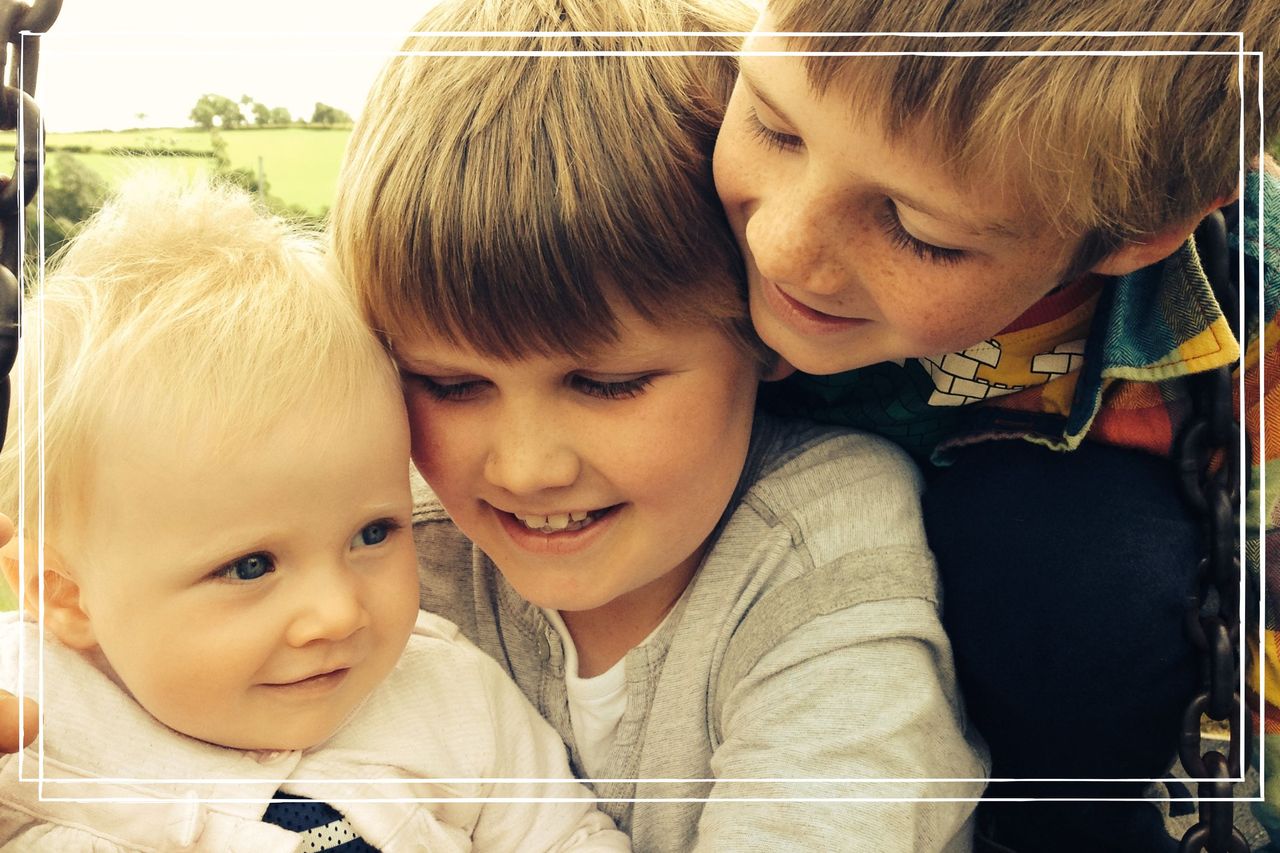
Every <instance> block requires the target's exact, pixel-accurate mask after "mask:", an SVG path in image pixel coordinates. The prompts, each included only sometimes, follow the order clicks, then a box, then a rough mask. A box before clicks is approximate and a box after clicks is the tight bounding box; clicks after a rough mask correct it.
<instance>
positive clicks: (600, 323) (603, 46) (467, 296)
mask: <svg viewBox="0 0 1280 853" xmlns="http://www.w3.org/2000/svg"><path fill="white" fill-rule="evenodd" d="M754 19H755V12H754V10H753V9H752V8H751V7H750V6H748V5H746V4H745V3H743V2H740V0H626V1H625V2H613V0H607V2H606V1H605V0H445V2H443V3H441V4H439V5H437V6H435V7H434V8H433V9H432V10H431V11H430V12H429V13H427V15H426V16H425V17H424V18H423V19H422V20H421V21H419V22H418V24H417V26H416V28H415V30H416V31H417V32H418V33H419V34H418V35H414V36H411V37H410V38H409V39H408V40H407V41H406V42H405V44H404V47H403V51H404V52H405V53H404V54H403V55H398V56H396V57H393V58H392V60H391V61H390V62H389V64H388V65H387V66H386V67H385V68H384V69H383V71H382V73H381V75H380V77H379V78H378V80H377V82H376V83H375V84H374V86H373V90H372V93H371V95H370V97H369V100H368V103H367V104H366V106H365V109H364V112H363V115H362V117H361V119H360V121H359V122H358V123H357V125H356V128H355V131H354V133H353V135H352V139H351V142H350V144H349V146H348V149H347V155H346V163H345V167H344V169H343V171H342V174H341V177H340V178H339V191H338V197H337V200H336V202H335V205H334V208H333V213H332V233H333V239H334V242H335V248H336V254H337V257H338V258H339V260H340V263H341V264H342V268H343V271H344V272H345V273H346V275H347V276H348V277H349V278H350V280H351V281H352V282H353V283H354V285H355V286H356V288H357V290H358V291H359V292H360V294H361V297H362V300H363V303H364V306H365V309H366V312H367V314H368V316H369V318H370V319H371V322H372V323H373V325H374V326H375V328H377V329H379V330H380V331H382V332H383V333H384V334H385V335H386V336H387V337H388V338H389V340H390V341H391V342H392V343H393V345H394V342H395V341H396V340H398V339H404V338H412V337H414V336H417V335H420V334H424V333H426V334H432V335H439V336H441V337H443V338H444V339H445V340H447V341H449V342H450V343H453V344H458V343H462V344H466V345H468V346H470V347H472V348H474V349H476V350H477V351H479V352H481V353H483V354H485V355H489V356H494V357H499V358H519V357H521V356H525V355H530V354H538V355H551V354H571V355H581V354H583V353H586V352H588V351H590V350H591V349H592V348H594V347H597V346H600V345H603V344H607V343H609V342H611V341H613V340H615V339H616V335H617V319H616V317H615V314H614V311H613V309H612V308H611V306H610V304H609V300H610V299H613V300H614V301H615V305H616V306H627V307H630V308H632V309H634V310H635V311H636V312H637V313H638V314H639V315H640V316H642V317H643V318H645V319H646V320H650V321H657V322H660V323H663V324H668V323H677V324H679V323H689V324H702V325H705V324H706V323H707V322H712V323H715V324H719V325H720V326H722V327H723V328H724V329H725V330H726V331H727V332H728V333H729V334H730V335H731V336H732V338H733V339H734V340H735V341H737V342H739V343H740V344H741V345H742V346H743V347H744V348H746V349H748V350H749V351H752V352H753V353H754V352H756V347H757V346H758V342H757V340H756V338H755V335H754V333H753V332H752V330H751V327H750V321H749V319H748V316H747V310H746V302H745V290H744V285H743V272H742V267H741V260H740V258H739V255H738V252H737V248H736V245H735V242H734V239H733V236H732V232H731V231H730V229H729V227H728V224H727V222H726V220H725V218H724V214H723V211H722V209H721V207H720V204H719V201H718V199H717V196H716V193H715V187H714V184H713V182H712V176H711V150H712V147H713V144H714V140H715V135H716V131H717V129H718V127H719V124H720V121H721V118H722V116H723V113H724V106H725V103H726V102H727V100H728V97H729V93H730V91H731V90H732V87H733V81H734V77H735V75H736V66H737V59H736V57H735V56H733V55H731V54H730V53H728V52H731V51H735V50H737V49H738V48H739V46H740V45H741V36H737V37H734V36H728V35H723V33H731V32H737V33H742V32H744V31H746V30H748V29H750V27H751V24H752V23H753V22H754ZM447 31H454V32H458V31H464V32H470V33H485V32H488V33H492V32H495V31H502V32H508V33H512V32H519V33H539V35H520V36H495V35H476V36H473V37H466V38H459V37H457V36H454V37H450V36H446V35H439V34H438V33H441V32H447ZM633 31H644V32H659V33H667V34H665V35H650V36H644V37H623V36H608V35H582V34H581V33H590V32H604V33H608V32H633ZM682 31H683V32H682ZM699 31H702V32H711V33H720V34H719V35H705V36H697V35H688V34H684V32H699ZM571 33H577V35H566V34H571ZM460 50H470V51H496V50H509V51H510V50H519V51H538V50H547V51H579V52H581V51H637V50H645V51H691V50H701V51H724V52H726V53H725V54H724V55H719V56H688V55H686V56H677V55H670V56H653V55H649V56H645V55H641V56H634V55H631V56H628V55H622V56H616V55H615V56H600V55H595V56H545V55H544V56H528V55H526V56H511V55H505V56H501V55H494V56H481V55H470V56H420V55H419V56H414V55H410V54H411V52H413V51H460Z"/></svg>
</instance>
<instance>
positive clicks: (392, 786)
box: [0, 176, 629, 851]
mask: <svg viewBox="0 0 1280 853" xmlns="http://www.w3.org/2000/svg"><path fill="white" fill-rule="evenodd" d="M318 245H319V242H318V239H317V238H313V237H311V236H308V235H305V234H301V233H299V232H297V231H296V230H293V229H292V228H291V227H290V226H289V225H288V224H286V223H284V222H283V221H281V220H279V219H275V218H272V217H269V216H267V215H265V214H263V213H261V212H260V211H259V210H258V209H257V208H256V207H255V205H254V203H253V201H252V200H251V199H250V198H249V197H247V196H246V195H244V194H242V193H240V192H238V191H235V190H232V189H229V188H220V187H214V186H209V185H206V184H202V183H198V184H192V185H190V186H177V185H174V184H173V183H169V182H165V181H164V180H163V179H161V178H158V177H153V176H142V177H139V178H137V179H135V180H134V181H133V182H131V183H130V184H129V185H128V186H127V187H126V188H125V190H124V191H123V192H122V193H121V194H120V196H119V197H118V198H117V199H115V200H114V201H113V202H112V203H110V204H109V205H108V206H107V207H106V208H105V209H104V210H103V211H102V212H101V213H100V214H98V215H97V216H96V217H95V219H94V220H93V221H92V222H91V223H90V224H89V225H88V226H87V227H86V228H85V230H84V231H83V232H82V233H81V234H80V235H79V236H78V237H77V238H76V240H75V241H74V242H73V245H72V246H71V247H70V249H69V250H68V251H67V252H66V253H65V255H63V256H62V257H61V258H60V259H59V260H58V262H57V264H56V267H55V269H54V271H53V272H52V273H51V274H50V276H49V278H48V280H47V282H46V283H45V285H44V286H43V288H42V289H41V290H40V292H39V293H38V294H36V295H35V296H33V297H31V298H30V299H29V300H28V304H27V306H26V320H25V329H26V337H25V339H24V349H25V354H26V358H25V365H24V370H25V372H24V379H25V383H24V385H25V387H24V388H22V390H21V392H20V394H19V396H20V397H21V398H22V400H23V401H24V402H25V407H24V408H25V411H24V412H22V413H21V414H20V415H19V416H17V417H13V418H11V419H10V435H9V436H8V437H7V439H6V442H5V447H4V451H3V453H2V454H0V489H2V492H0V495H2V496H3V500H2V502H0V509H2V511H3V512H4V513H6V514H10V515H12V514H14V513H16V514H17V517H18V518H20V523H19V527H20V529H21V530H22V531H24V532H25V537H24V543H23V545H22V546H21V553H19V547H18V546H16V543H15V544H14V545H11V546H9V547H8V548H7V549H6V551H5V554H6V557H5V559H3V560H0V563H3V567H4V572H5V576H6V578H7V579H8V580H9V582H10V585H11V586H12V587H13V588H14V589H15V590H16V591H17V594H18V596H19V598H20V599H21V600H22V601H23V603H24V605H25V609H26V611H27V616H28V618H27V620H26V621H22V620H20V619H19V617H18V614H7V616H8V618H7V619H6V621H4V622H3V623H2V624H0V687H3V688H5V689H8V690H12V691H15V692H18V691H22V692H26V693H29V694H33V695H34V693H35V692H36V690H37V688H38V685H39V678H40V675H41V672H42V665H43V673H44V674H45V675H47V677H46V678H45V679H44V682H43V683H44V693H43V697H42V702H41V706H42V708H43V710H44V714H45V719H44V721H43V726H42V740H43V744H42V747H41V746H34V747H32V748H31V749H30V750H29V752H28V753H27V758H28V761H27V762H26V767H25V768H23V770H22V773H21V776H20V775H19V773H20V763H21V762H20V760H19V758H18V757H16V756H4V757H3V759H0V843H2V844H4V845H5V846H6V847H7V846H8V845H11V844H13V845H20V846H22V847H23V849H32V848H39V849H50V850H81V849H90V848H91V849H94V850H117V849H118V850H140V849H142V850H158V849H163V850H172V849H202V850H203V849H209V850H231V849H235V850H254V851H265V850H294V849H299V846H300V845H306V846H305V849H309V850H317V849H326V847H328V846H336V845H337V844H339V843H341V844H344V845H346V846H343V848H342V849H343V850H353V849H359V850H369V849H381V850H385V851H392V850H402V849H415V850H416V849H422V846H423V845H426V846H427V847H428V848H429V849H431V850H432V851H439V850H470V849H473V848H474V849H477V850H516V849H519V850H521V851H524V850H566V849H573V850H582V849H590V850H625V849H628V847H629V846H628V843H627V840H626V838H625V837H624V836H623V835H622V834H621V833H618V832H617V831H616V830H615V829H614V828H613V824H612V822H611V821H610V820H609V818H608V817H606V816H605V815H603V814H602V813H601V812H599V811H597V810H596V809H595V807H594V805H593V803H592V801H591V800H590V795H589V794H588V793H587V792H586V790H585V789H584V788H582V787H581V786H580V785H578V784H577V783H576V782H574V781H572V775H571V773H570V771H569V768H568V765H567V761H566V756H565V750H564V746H563V744H562V743H561V741H560V739H559V738H558V737H557V736H556V734H555V732H554V731H553V730H552V729H551V727H550V726H548V725H547V723H545V722H544V721H543V720H542V719H541V718H540V717H539V716H538V714H537V712H536V711H535V710H534V709H533V707H532V706H531V705H530V704H529V702H528V701H526V700H525V698H524V697H523V696H522V695H521V693H520V691H519V690H518V689H517V688H516V687H515V685H514V684H512V683H511V682H510V681H508V679H507V678H506V676H505V675H504V674H503V673H502V672H501V670H500V669H499V668H498V666H497V665H496V664H495V663H494V662H493V661H492V660H490V659H489V658H488V657H487V656H486V655H484V654H482V653H481V652H479V651H478V650H476V649H475V648H474V647H473V646H472V645H471V644H470V643H469V642H467V641H466V640H465V639H463V638H462V637H461V636H460V635H459V634H458V632H457V629H456V628H455V627H454V626H453V625H452V624H450V623H449V622H446V621H444V620H443V619H440V618H438V617H434V616H431V615H428V614H424V613H420V612H419V611H418V568H417V560H416V555H415V549H414V543H413V536H412V533H411V525H412V498H411V495H410V487H409V430H408V423H407V418H406V414H405V408H404V402H403V399H402V396H401V390H400V384H399V380H398V376H397V373H396V370H395V369H394V367H393V366H392V364H391V362H390V360H389V359H388V358H387V357H386V355H385V353H384V352H383V350H382V348H381V346H380V345H379V343H378V341H377V340H376V339H375V337H374V336H373V335H372V334H371V333H370V332H369V331H368V329H367V328H366V327H365V325H364V323H363V321H362V320H361V317H360V314H359V312H358V310H357V308H356V305H355V301H354V299H353V297H352V296H351V294H350V293H349V292H348V290H347V289H346V287H345V285H344V284H343V283H342V282H341V280H340V278H338V277H337V276H336V275H335V274H334V272H332V270H331V268H330V267H329V266H328V265H327V262H326V261H325V259H324V258H323V256H322V254H321V252H320V251H319V249H318V248H317V247H318ZM41 476H43V479H41ZM20 483H21V484H23V485H25V488H21V489H20ZM37 555H42V557H43V561H42V562H40V561H38V559H37ZM37 612H42V613H43V628H44V629H45V634H44V644H43V652H44V655H43V661H41V658H40V657H39V655H40V651H41V633H40V629H39V628H38V626H37V624H36V623H34V622H33V621H30V620H31V619H33V618H34V615H35V613H37ZM84 732H94V733H95V735H94V737H92V738H85V737H83V733H84ZM38 750H42V752H41V751H38ZM37 757H41V758H42V763H41V766H42V768H43V774H42V775H43V777H44V780H45V782H44V785H43V790H42V791H41V790H40V789H39V788H38V787H37V785H35V784H33V782H32V777H34V776H36V773H35V759H36V758H37ZM503 778H505V779H515V780H517V781H514V782H501V781H490V780H500V779H503ZM521 779H528V780H543V781H528V782H523V781H519V780H521ZM560 779H563V780H565V781H563V782H561V781H556V780H560ZM488 797H501V798H504V799H505V798H510V799H512V800H518V799H520V798H524V799H527V798H530V797H543V798H546V797H554V798H557V799H558V801H556V802H546V801H544V802H541V803H538V802H519V801H513V802H504V801H502V800H498V799H493V800H488V799H486V798H488ZM122 799H125V800H127V801H128V803H122V802H121V800H122ZM75 800H80V801H79V802H76V801H75ZM107 800H111V801H107ZM273 800H275V801H277V802H273ZM414 800H416V801H417V802H413V801H414ZM424 800H427V801H426V802H424ZM312 801H313V802H312ZM135 803H145V804H146V805H137V804H135ZM327 803H332V804H334V805H336V806H337V809H334V808H331V807H330V806H329V805H327ZM298 807H301V808H302V810H304V811H307V812H309V813H310V814H309V815H308V816H304V817H296V816H294V815H293V814H292V812H294V811H295V810H296V809H297V808H298ZM313 824H319V825H320V826H319V830H315V829H311V825H313ZM304 830H309V831H304ZM300 831H302V832H301V834H302V835H303V838H301V839H300V837H299V832H300ZM326 837H327V838H330V839H331V840H330V841H328V842H327V843H326V842H325V841H324V839H325V838H326ZM362 845H363V846H362Z"/></svg>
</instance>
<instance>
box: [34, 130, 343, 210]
mask: <svg viewBox="0 0 1280 853" xmlns="http://www.w3.org/2000/svg"><path fill="white" fill-rule="evenodd" d="M350 133H351V129H350V128H349V127H340V128H309V127H280V128H263V129H256V128H246V129H243V130H224V131H220V132H219V134H220V136H221V138H222V139H223V141H225V143H226V154H227V157H228V158H229V159H230V161H231V165H232V167H234V168H238V169H248V170H250V171H251V172H254V173H256V172H257V170H258V161H259V158H261V160H262V169H263V172H264V173H265V175H266V179H267V184H268V187H269V189H270V192H271V194H272V195H274V196H276V197H278V198H280V199H282V200H283V201H285V202H287V203H289V204H293V205H297V206H299V207H302V208H304V209H306V210H307V211H309V212H312V213H320V212H322V211H324V210H326V209H327V208H328V207H329V205H330V204H331V203H332V200H333V194H334V189H335V187H336V186H337V179H338V167H339V166H340V164H341V162H342V153H343V150H344V149H345V148H346V144H347V137H348V136H349V135H350ZM45 146H46V149H47V153H48V155H49V156H52V155H53V154H54V153H56V152H58V151H68V152H69V153H71V154H73V155H74V156H75V157H77V158H78V159H80V160H81V161H82V162H84V164H85V165H87V166H89V167H90V168H91V169H93V170H94V171H95V172H97V173H98V174H100V175H102V177H104V178H106V179H107V181H108V182H109V183H114V182H115V181H117V180H119V178H120V177H121V176H122V175H123V174H125V173H126V172H128V170H129V169H130V168H131V166H132V165H134V164H136V162H137V160H138V158H139V157H141V156H144V152H149V153H150V154H151V155H153V157H152V159H153V160H158V161H159V162H161V163H163V164H164V166H165V167H166V168H172V169H174V170H181V171H185V172H190V171H192V170H195V169H201V168H204V169H208V168H210V167H211V166H212V163H213V137H212V134H211V133H210V132H209V131H205V130H199V129H196V128H165V129H149V130H125V131H95V132H91V133H51V134H49V135H48V138H47V139H46V140H45Z"/></svg>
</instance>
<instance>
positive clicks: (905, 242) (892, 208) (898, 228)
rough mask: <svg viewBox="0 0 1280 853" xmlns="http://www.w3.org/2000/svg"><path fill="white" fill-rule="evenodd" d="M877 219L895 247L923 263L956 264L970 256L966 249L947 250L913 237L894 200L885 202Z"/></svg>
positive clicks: (877, 213)
mask: <svg viewBox="0 0 1280 853" xmlns="http://www.w3.org/2000/svg"><path fill="white" fill-rule="evenodd" d="M876 219H877V220H878V221H879V224H880V227H881V228H882V229H883V230H884V233H885V235H886V236H887V237H888V238H889V240H890V241H891V242H892V243H893V245H894V246H896V247H897V248H899V249H905V250H907V251H909V252H911V253H912V254H913V255H915V256H916V257H917V258H919V259H920V260H922V261H930V262H932V263H935V264H956V263H959V262H960V261H962V260H964V259H965V258H966V257H967V256H968V253H967V252H966V251H965V250H964V249H945V248H943V247H942V246H935V245H933V244H932V243H926V242H925V241H923V240H921V239H919V238H917V237H915V236H914V235H912V233H911V232H910V231H908V230H907V229H906V228H905V227H903V225H902V219H901V218H900V217H899V216H898V206H897V205H896V204H894V203H893V199H888V198H887V199H885V200H884V204H882V205H881V206H880V209H879V210H878V211H877V212H876Z"/></svg>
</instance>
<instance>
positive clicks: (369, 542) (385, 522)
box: [351, 518, 400, 548]
mask: <svg viewBox="0 0 1280 853" xmlns="http://www.w3.org/2000/svg"><path fill="white" fill-rule="evenodd" d="M399 528H400V523H399V522H398V521H396V520H395V519H391V518H383V519H379V520H378V521H372V522H370V523H368V524H366V525H365V526H364V527H362V528H361V529H360V532H359V533H357V534H356V535H355V538H353V539H352V540H351V547H353V548H359V547H361V546H363V547H366V548H367V547H370V546H373V545H380V544H382V543H383V542H385V541H386V539H387V537H388V536H390V535H391V534H392V532H393V531H395V530H398V529H399Z"/></svg>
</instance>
